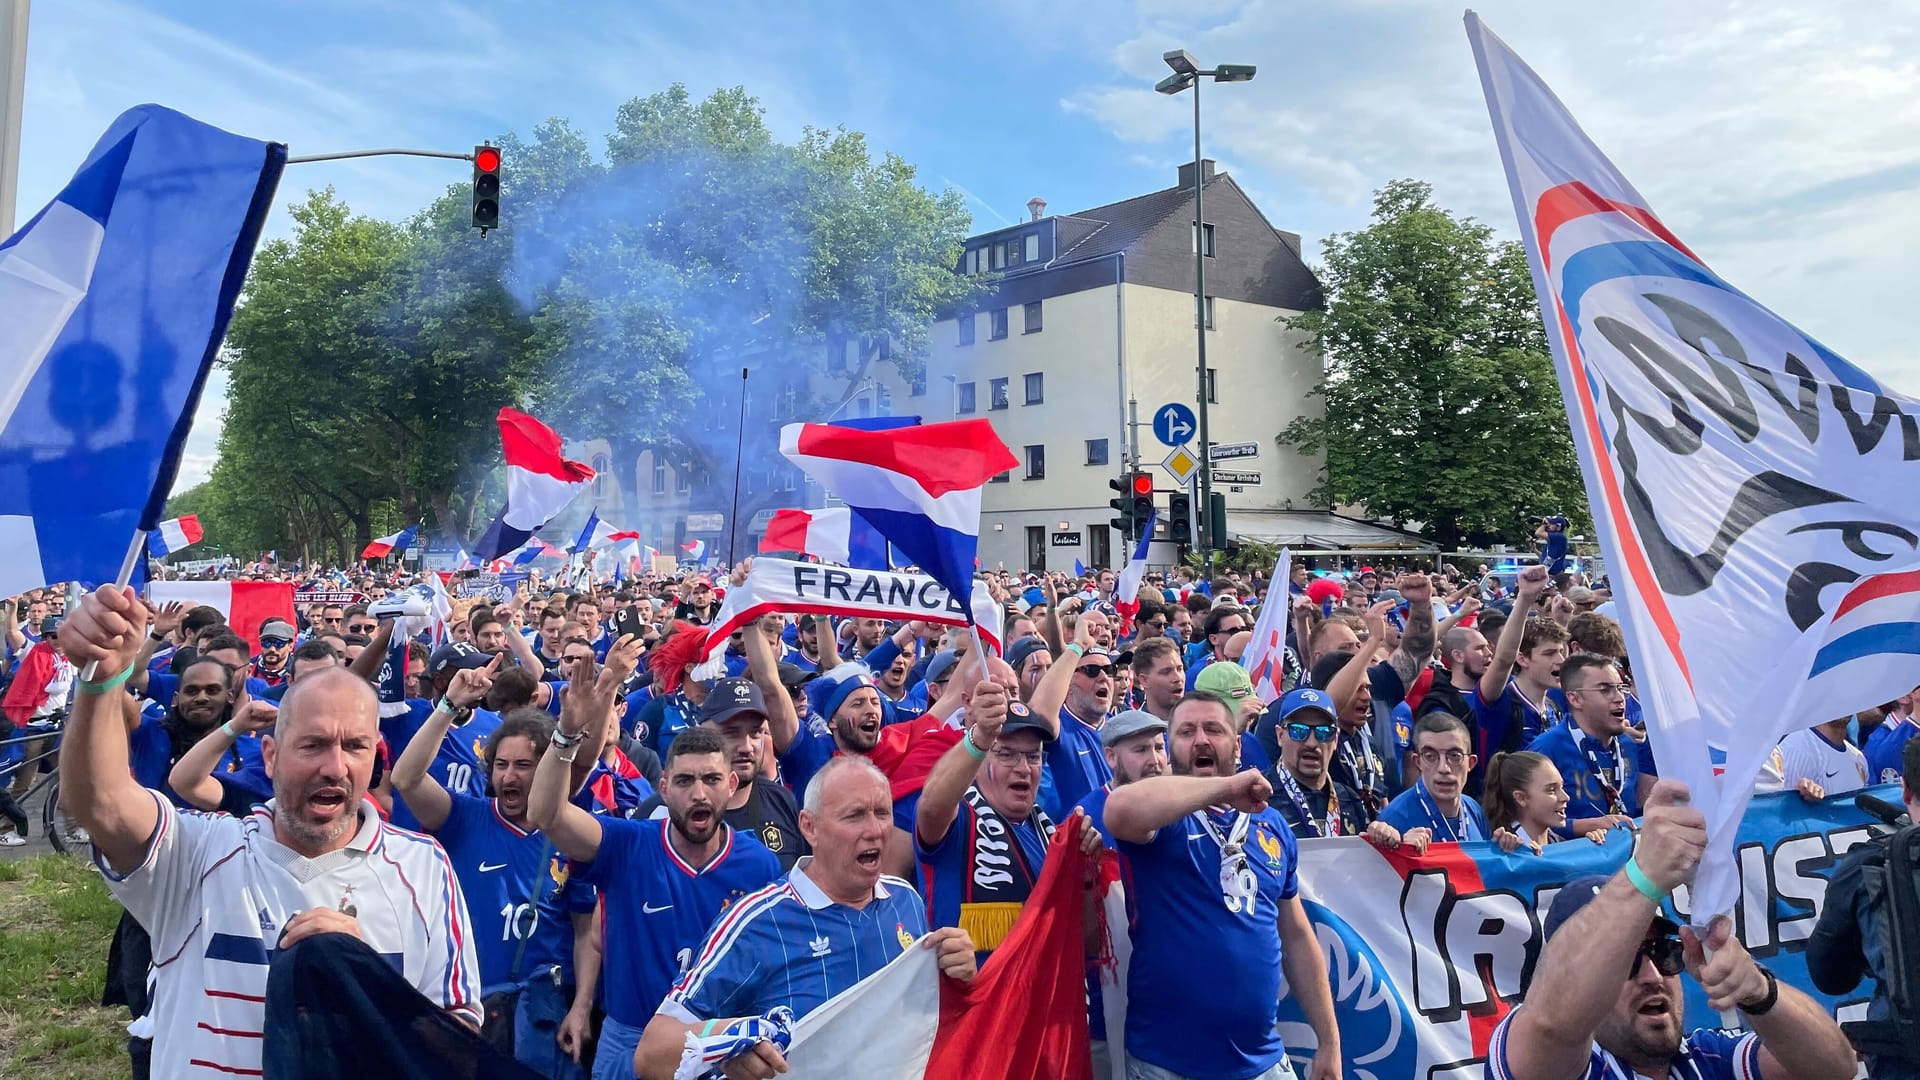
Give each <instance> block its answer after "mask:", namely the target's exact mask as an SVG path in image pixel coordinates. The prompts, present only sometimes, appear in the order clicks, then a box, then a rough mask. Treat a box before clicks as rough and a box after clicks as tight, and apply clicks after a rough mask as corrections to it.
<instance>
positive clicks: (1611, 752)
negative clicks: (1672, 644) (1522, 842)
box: [1527, 653, 1640, 839]
mask: <svg viewBox="0 0 1920 1080" xmlns="http://www.w3.org/2000/svg"><path fill="white" fill-rule="evenodd" d="M1560 689H1561V691H1562V692H1564V693H1565V694H1566V699H1567V711H1568V714H1569V715H1568V719H1567V722H1566V723H1564V724H1557V725H1555V726H1554V727H1551V728H1548V729H1547V730H1546V731H1545V732H1543V733H1542V734H1541V736H1540V737H1539V738H1537V739H1535V740H1533V743H1532V745H1530V746H1529V747H1527V749H1529V750H1532V751H1534V752H1535V753H1539V754H1545V755H1546V756H1547V757H1548V758H1551V759H1552V760H1553V764H1554V767H1555V768H1557V769H1559V770H1560V775H1561V777H1562V778H1563V779H1564V780H1565V781H1566V785H1567V799H1568V802H1567V823H1566V825H1565V826H1564V827H1563V828H1562V830H1560V836H1561V838H1562V839H1566V838H1569V837H1574V836H1584V835H1586V834H1587V833H1590V832H1592V831H1593V830H1595V829H1611V828H1614V827H1616V826H1622V825H1624V826H1628V827H1632V825H1633V818H1634V815H1636V814H1638V813H1639V812H1640V755H1639V746H1638V744H1636V743H1634V742H1633V740H1632V739H1631V738H1628V737H1627V736H1626V730H1627V693H1626V683H1625V680H1624V679H1623V678H1622V677H1621V675H1620V669H1619V668H1618V667H1615V666H1614V663H1613V661H1611V660H1608V659H1607V658H1606V657H1603V656H1599V655H1596V654H1594V653H1580V654H1578V655H1575V656H1570V657H1568V658H1567V659H1566V661H1565V662H1564V663H1562V664H1561V665H1560Z"/></svg>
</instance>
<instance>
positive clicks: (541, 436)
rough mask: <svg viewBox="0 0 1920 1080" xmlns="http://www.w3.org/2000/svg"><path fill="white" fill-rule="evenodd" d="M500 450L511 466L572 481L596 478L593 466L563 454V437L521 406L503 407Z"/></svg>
mask: <svg viewBox="0 0 1920 1080" xmlns="http://www.w3.org/2000/svg"><path fill="white" fill-rule="evenodd" d="M498 419H499V421H500V449H501V451H502V452H503V453H504V454H505V456H506V459H507V465H508V467H509V468H515V469H525V470H526V471H528V472H530V473H535V474H538V475H540V476H551V477H553V478H554V479H555V480H560V481H563V482H565V483H569V484H580V483H585V482H586V481H588V480H591V479H593V469H592V468H590V467H589V466H587V465H585V464H583V463H581V462H578V461H569V460H567V458H566V457H564V456H563V455H562V454H561V453H560V446H561V442H560V436H559V434H558V433H556V432H555V431H554V430H553V429H552V428H550V427H548V426H547V425H545V424H543V423H541V422H540V421H538V420H535V419H534V418H533V417H531V416H528V415H527V414H526V413H523V412H520V411H519V410H517V409H501V410H500V415H499V418H498Z"/></svg>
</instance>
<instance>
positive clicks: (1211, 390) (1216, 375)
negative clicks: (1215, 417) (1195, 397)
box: [1207, 368, 1220, 405]
mask: <svg viewBox="0 0 1920 1080" xmlns="http://www.w3.org/2000/svg"><path fill="white" fill-rule="evenodd" d="M1219 379H1220V369H1219V368H1208V369H1207V404H1209V405H1218V404H1220V387H1219V385H1218V383H1219Z"/></svg>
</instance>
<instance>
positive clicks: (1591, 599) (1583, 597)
mask: <svg viewBox="0 0 1920 1080" xmlns="http://www.w3.org/2000/svg"><path fill="white" fill-rule="evenodd" d="M1567 599H1568V600H1569V601H1571V602H1573V603H1576V604H1592V603H1597V602H1599V600H1600V594H1599V593H1596V592H1594V591H1593V590H1592V589H1589V588H1587V587H1586V586H1585V585H1575V586H1573V587H1571V588H1569V589H1568V590H1567Z"/></svg>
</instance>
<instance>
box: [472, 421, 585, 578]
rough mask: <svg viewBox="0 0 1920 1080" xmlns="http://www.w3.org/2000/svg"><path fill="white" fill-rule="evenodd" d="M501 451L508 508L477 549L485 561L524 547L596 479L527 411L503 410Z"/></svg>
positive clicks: (478, 555) (478, 544)
mask: <svg viewBox="0 0 1920 1080" xmlns="http://www.w3.org/2000/svg"><path fill="white" fill-rule="evenodd" d="M500 448H501V451H502V452H503V453H504V454H505V456H506V460H507V505H505V506H503V507H501V508H500V516H499V517H497V518H495V519H494V521H493V524H492V525H489V526H487V531H486V533H485V534H484V535H482V536H481V537H480V539H479V540H478V541H477V542H476V543H475V544H474V545H473V553H474V555H475V557H477V558H479V559H481V560H483V561H487V560H493V559H498V558H500V557H501V556H502V555H505V554H506V553H507V552H509V551H512V550H514V549H515V548H518V547H519V546H520V545H522V544H524V543H526V542H527V538H528V537H530V536H532V535H533V534H534V533H535V532H536V531H537V530H538V529H539V528H540V527H541V526H543V525H545V524H546V523H547V522H549V521H552V520H553V519H554V517H555V516H556V515H558V514H559V513H560V511H562V510H564V509H566V506H567V504H568V503H570V502H572V501H573V498H574V496H576V495H578V494H580V492H581V490H582V489H584V488H585V487H586V486H587V484H589V483H590V482H592V480H593V469H592V468H590V467H588V466H587V465H584V464H582V463H580V462H578V461H571V460H568V459H567V458H565V457H563V456H561V454H560V436H559V435H557V434H555V433H554V430H553V429H552V428H550V427H548V426H547V425H545V424H543V423H541V422H540V421H538V420H535V419H534V418H533V417H531V416H528V415H527V414H526V413H523V412H519V411H517V410H514V409H501V410H500Z"/></svg>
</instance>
